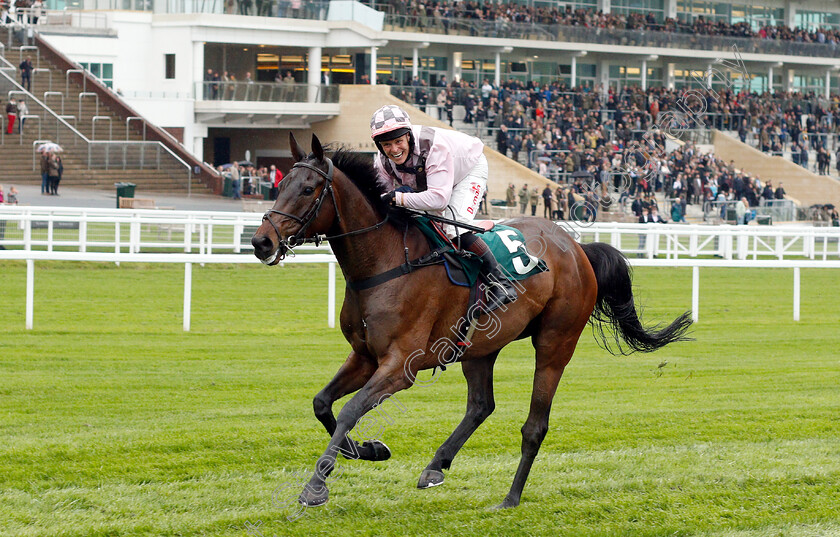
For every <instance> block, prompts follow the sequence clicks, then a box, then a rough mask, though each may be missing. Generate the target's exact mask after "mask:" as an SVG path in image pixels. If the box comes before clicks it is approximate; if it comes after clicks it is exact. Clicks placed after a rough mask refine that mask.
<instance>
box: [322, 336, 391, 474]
mask: <svg viewBox="0 0 840 537" xmlns="http://www.w3.org/2000/svg"><path fill="white" fill-rule="evenodd" d="M376 367H377V364H376V361H375V360H372V359H370V358H368V357H367V356H363V355H361V354H358V353H356V352H355V351H351V352H350V355H349V356H348V357H347V360H345V361H344V364H342V366H341V367H340V368H339V369H338V372H337V373H336V374H335V376H334V377H333V379H332V380H331V381H330V382H329V383H327V385H326V386H324V389H322V390H321V391H320V392H318V395H316V396H315V399H314V400H313V401H312V406H313V407H314V409H315V417H316V418H318V421H320V422H321V423H322V424H323V425H324V428H325V429H326V430H327V433H329V435H330V436H332V435H333V434H334V433H335V415H334V414H333V411H332V405H333V403H334V402H335V401H338V400H339V399H341V398H342V397H344V396H345V395H347V394H348V393H353V392H355V391H356V390H358V389H359V388H361V387H362V386H364V385H365V383H366V382H367V381H368V380H370V377H371V376H373V373H374V372H375V371H376ZM351 442H352V443H353V444H355V445H353V446H351V445H350V443H351ZM354 449H355V452H356V453H358V455H359V456H358V458H359V459H362V460H365V461H384V460H386V459H388V458H390V457H391V450H389V449H388V446H386V445H385V444H384V443H382V442H380V441H378V440H376V441H371V442H365V443H364V444H363V445H359V443H358V442H356V441H355V440H353V439H352V438H349V437H346V438H345V440H344V444H342V450H341V453H342V454H345V457H347V455H346V453H353V452H354Z"/></svg>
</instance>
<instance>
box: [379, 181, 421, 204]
mask: <svg viewBox="0 0 840 537" xmlns="http://www.w3.org/2000/svg"><path fill="white" fill-rule="evenodd" d="M397 192H403V193H405V192H414V190H413V189H412V188H411V187H410V186H406V185H403V186H401V187H399V188H395V189H394V190H392V191H390V192H388V193H386V194H382V201H384V202H385V203H387V204H388V205H397Z"/></svg>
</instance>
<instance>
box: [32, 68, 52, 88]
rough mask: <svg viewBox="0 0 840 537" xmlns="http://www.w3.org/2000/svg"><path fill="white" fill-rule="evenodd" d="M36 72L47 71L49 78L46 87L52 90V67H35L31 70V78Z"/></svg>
mask: <svg viewBox="0 0 840 537" xmlns="http://www.w3.org/2000/svg"><path fill="white" fill-rule="evenodd" d="M37 73H47V74H48V75H49V77H48V78H49V87H48V89H49V91H52V69H47V68H46V67H37V68H35V69H33V70H32V76H33V78H34V76H35V75H36V74H37Z"/></svg>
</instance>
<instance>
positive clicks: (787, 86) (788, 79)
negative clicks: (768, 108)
mask: <svg viewBox="0 0 840 537" xmlns="http://www.w3.org/2000/svg"><path fill="white" fill-rule="evenodd" d="M794 76H796V75H795V71H794V70H793V69H788V70H787V72H786V73H785V77H784V78H785V79H784V80H783V81H782V89H784V90H785V91H791V90H792V89H793V79H794Z"/></svg>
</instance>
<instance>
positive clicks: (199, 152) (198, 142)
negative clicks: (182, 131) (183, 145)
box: [185, 136, 204, 161]
mask: <svg viewBox="0 0 840 537" xmlns="http://www.w3.org/2000/svg"><path fill="white" fill-rule="evenodd" d="M185 141H186V140H185ZM193 155H194V156H195V158H197V159H199V160H202V161H203V160H204V138H202V137H201V136H196V137H195V138H193Z"/></svg>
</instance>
